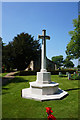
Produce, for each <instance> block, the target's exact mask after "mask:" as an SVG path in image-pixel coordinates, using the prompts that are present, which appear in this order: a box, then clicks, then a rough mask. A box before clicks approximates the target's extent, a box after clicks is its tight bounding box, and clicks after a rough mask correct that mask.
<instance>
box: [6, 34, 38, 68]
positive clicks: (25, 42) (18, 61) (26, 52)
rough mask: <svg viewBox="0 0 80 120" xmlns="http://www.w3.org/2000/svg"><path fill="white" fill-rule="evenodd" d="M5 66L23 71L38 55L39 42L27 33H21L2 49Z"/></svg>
mask: <svg viewBox="0 0 80 120" xmlns="http://www.w3.org/2000/svg"><path fill="white" fill-rule="evenodd" d="M4 51H5V52H4V55H5V58H6V60H5V64H6V66H8V67H9V68H10V67H11V68H17V69H18V70H24V69H25V68H26V67H27V66H28V65H29V63H30V61H31V60H34V59H36V58H37V57H38V55H39V53H40V44H39V40H34V37H32V36H31V35H29V34H28V33H21V34H18V35H17V36H16V37H14V39H13V41H12V42H9V44H8V45H6V46H5V47H4Z"/></svg>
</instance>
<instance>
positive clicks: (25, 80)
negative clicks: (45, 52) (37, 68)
mask: <svg viewBox="0 0 80 120" xmlns="http://www.w3.org/2000/svg"><path fill="white" fill-rule="evenodd" d="M35 80H36V76H16V78H14V79H13V80H11V82H10V83H8V84H7V85H5V86H3V88H2V91H3V92H2V107H3V109H2V117H3V118H47V114H46V109H45V107H52V110H53V115H54V116H55V117H56V118H78V91H79V90H80V88H79V87H78V80H68V79H67V77H59V76H58V75H52V76H51V80H52V81H54V82H58V83H59V88H61V89H63V90H65V91H67V92H68V93H69V95H68V96H67V97H66V98H64V99H63V100H51V101H45V102H40V101H35V100H30V99H24V98H21V90H22V89H23V88H28V87H29V82H31V81H35Z"/></svg>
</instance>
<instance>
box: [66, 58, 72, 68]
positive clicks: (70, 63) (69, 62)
mask: <svg viewBox="0 0 80 120" xmlns="http://www.w3.org/2000/svg"><path fill="white" fill-rule="evenodd" d="M64 67H66V68H73V67H74V64H73V62H72V61H70V60H64Z"/></svg>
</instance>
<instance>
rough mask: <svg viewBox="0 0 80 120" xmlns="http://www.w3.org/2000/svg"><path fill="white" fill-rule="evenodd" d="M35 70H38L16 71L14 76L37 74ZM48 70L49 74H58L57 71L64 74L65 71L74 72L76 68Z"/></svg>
mask: <svg viewBox="0 0 80 120" xmlns="http://www.w3.org/2000/svg"><path fill="white" fill-rule="evenodd" d="M37 72H38V71H20V72H18V73H16V74H15V76H27V75H37ZM48 72H51V75H59V72H61V73H62V74H66V72H69V73H71V74H73V73H74V72H76V70H70V69H64V70H54V71H48Z"/></svg>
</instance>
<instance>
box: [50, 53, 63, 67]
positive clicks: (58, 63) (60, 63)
mask: <svg viewBox="0 0 80 120" xmlns="http://www.w3.org/2000/svg"><path fill="white" fill-rule="evenodd" d="M52 61H53V62H54V63H55V64H56V66H57V68H60V67H61V66H63V56H62V55H59V56H53V57H52Z"/></svg>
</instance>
